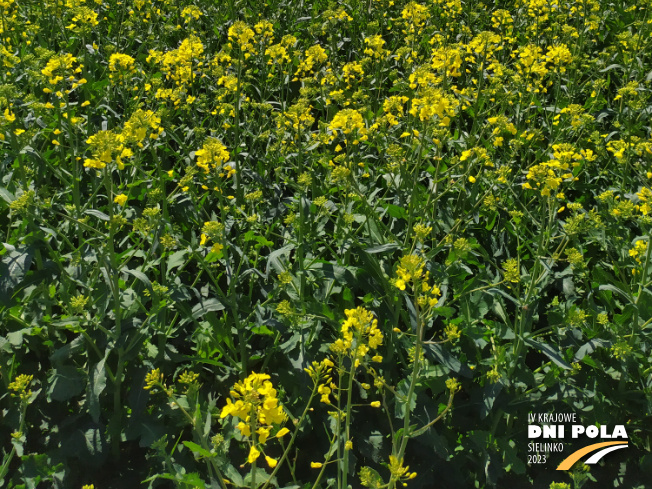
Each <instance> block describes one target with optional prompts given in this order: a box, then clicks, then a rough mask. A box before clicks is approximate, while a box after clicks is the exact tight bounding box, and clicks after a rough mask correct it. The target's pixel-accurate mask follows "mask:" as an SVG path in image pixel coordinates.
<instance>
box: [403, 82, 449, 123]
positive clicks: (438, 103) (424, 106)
mask: <svg viewBox="0 0 652 489" xmlns="http://www.w3.org/2000/svg"><path fill="white" fill-rule="evenodd" d="M458 107H459V102H458V100H457V99H456V98H455V97H453V96H452V95H449V94H447V93H444V92H443V91H442V90H440V89H438V88H427V89H425V90H423V91H422V93H421V94H420V96H419V97H415V98H414V99H413V100H412V108H411V109H410V114H411V115H412V116H413V117H417V116H418V117H419V120H420V121H422V122H423V121H429V120H431V119H433V118H434V117H435V116H437V118H438V119H439V121H440V122H439V125H440V126H444V127H446V126H448V125H449V124H450V118H451V117H453V116H454V115H455V114H456V113H457V108H458Z"/></svg>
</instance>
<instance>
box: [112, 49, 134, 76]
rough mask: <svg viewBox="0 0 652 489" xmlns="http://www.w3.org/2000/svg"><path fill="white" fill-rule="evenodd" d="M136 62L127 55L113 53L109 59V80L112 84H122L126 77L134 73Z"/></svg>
mask: <svg viewBox="0 0 652 489" xmlns="http://www.w3.org/2000/svg"><path fill="white" fill-rule="evenodd" d="M135 63H136V60H135V59H134V58H132V57H131V56H129V55H128V54H122V53H113V54H112V55H111V56H110V57H109V71H110V75H109V78H110V79H111V81H114V82H118V83H120V82H122V81H123V79H124V78H125V76H126V75H128V74H131V73H134V72H135V71H136V67H135Z"/></svg>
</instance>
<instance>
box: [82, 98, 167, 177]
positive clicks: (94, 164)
mask: <svg viewBox="0 0 652 489" xmlns="http://www.w3.org/2000/svg"><path fill="white" fill-rule="evenodd" d="M160 124H161V118H160V117H159V116H158V115H157V114H156V113H154V112H152V111H151V110H142V109H138V110H136V112H134V113H133V114H132V116H131V117H130V118H129V120H128V121H127V122H125V125H124V127H123V129H122V131H120V132H116V131H113V130H111V131H100V132H98V133H96V134H93V135H92V136H90V137H89V138H88V139H87V140H86V143H87V144H88V145H89V146H90V150H91V153H92V156H91V158H86V159H85V160H84V166H85V167H86V168H95V169H96V170H101V169H102V168H104V167H106V165H108V164H110V163H111V162H113V161H114V160H115V163H116V165H117V168H118V170H122V169H124V167H125V163H124V160H125V159H127V158H131V157H133V155H134V152H133V150H132V149H131V148H129V147H127V145H129V144H133V145H134V147H136V146H137V147H138V148H141V149H142V148H144V147H145V144H144V143H143V141H144V140H145V139H146V138H147V137H148V136H149V138H150V139H157V138H158V137H159V135H160V134H161V133H162V132H163V127H161V125H160ZM148 132H149V134H148Z"/></svg>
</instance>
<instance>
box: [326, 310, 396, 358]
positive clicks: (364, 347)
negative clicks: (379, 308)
mask: <svg viewBox="0 0 652 489" xmlns="http://www.w3.org/2000/svg"><path fill="white" fill-rule="evenodd" d="M344 313H345V314H346V320H345V321H344V323H342V328H341V331H340V332H341V334H342V337H341V338H338V339H337V340H336V341H335V342H334V343H332V344H331V345H330V349H331V351H333V352H334V353H337V354H338V355H348V356H351V358H352V359H353V362H354V365H355V366H356V367H357V366H358V365H360V361H361V360H362V359H364V357H365V356H366V355H367V353H369V351H370V350H376V349H377V348H378V347H379V346H381V345H382V344H383V333H382V331H380V329H378V320H377V319H375V318H374V316H373V314H372V313H371V312H370V311H368V310H367V309H365V308H364V307H358V308H356V309H347V310H345V311H344ZM371 360H372V361H374V362H380V361H382V357H381V356H380V355H374V356H373V357H372V359H371Z"/></svg>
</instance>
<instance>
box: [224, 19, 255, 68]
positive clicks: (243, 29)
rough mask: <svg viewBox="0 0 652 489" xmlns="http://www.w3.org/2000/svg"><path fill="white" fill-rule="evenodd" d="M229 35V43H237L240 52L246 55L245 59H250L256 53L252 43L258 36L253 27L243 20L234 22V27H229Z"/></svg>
mask: <svg viewBox="0 0 652 489" xmlns="http://www.w3.org/2000/svg"><path fill="white" fill-rule="evenodd" d="M228 34H229V41H231V42H235V43H236V44H237V45H238V46H239V47H240V51H242V52H243V53H244V57H245V59H248V58H249V57H250V56H251V55H252V54H254V53H255V52H256V50H255V48H254V45H253V43H252V41H253V40H254V37H255V35H256V34H255V33H254V31H253V29H252V28H251V27H249V26H248V25H247V24H245V23H244V22H242V21H241V20H239V21H237V22H234V23H233V25H232V26H231V27H229V32H228Z"/></svg>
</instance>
